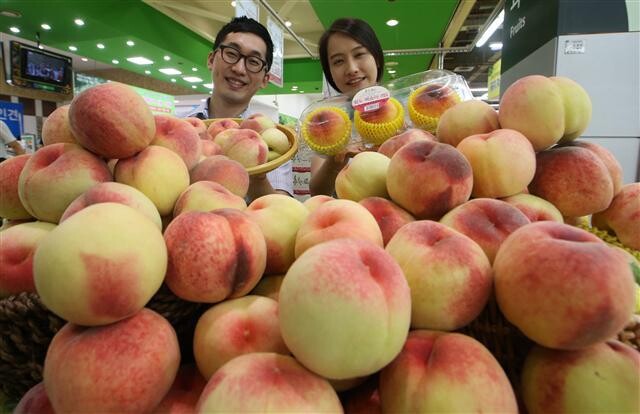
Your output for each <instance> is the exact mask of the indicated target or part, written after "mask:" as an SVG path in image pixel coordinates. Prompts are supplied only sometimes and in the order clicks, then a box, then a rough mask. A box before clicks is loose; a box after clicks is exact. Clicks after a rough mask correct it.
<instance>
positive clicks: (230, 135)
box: [213, 128, 269, 167]
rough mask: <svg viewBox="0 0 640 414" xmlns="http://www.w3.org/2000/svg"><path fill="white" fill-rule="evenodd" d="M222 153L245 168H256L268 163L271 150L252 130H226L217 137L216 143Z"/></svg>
mask: <svg viewBox="0 0 640 414" xmlns="http://www.w3.org/2000/svg"><path fill="white" fill-rule="evenodd" d="M213 142H215V143H216V144H218V145H220V148H221V150H222V153H223V154H224V155H226V156H227V157H229V158H231V159H232V160H235V161H238V162H239V163H240V164H242V165H243V166H244V167H254V166H256V165H260V164H264V163H265V162H267V155H268V152H269V148H268V147H267V144H265V142H264V141H263V140H262V138H261V137H260V134H258V133H257V132H256V131H254V130H252V129H235V128H232V129H226V130H224V131H222V132H220V133H219V134H218V135H216V137H215V139H214V141H213Z"/></svg>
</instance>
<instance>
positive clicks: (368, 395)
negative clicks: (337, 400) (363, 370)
mask: <svg viewBox="0 0 640 414" xmlns="http://www.w3.org/2000/svg"><path fill="white" fill-rule="evenodd" d="M343 401H344V402H343V407H344V412H345V414H382V407H381V404H380V393H379V392H378V377H377V376H374V377H371V379H369V380H367V381H366V382H365V383H363V384H361V385H359V386H357V387H356V388H355V389H352V390H350V391H349V392H348V393H346V395H344V397H343Z"/></svg>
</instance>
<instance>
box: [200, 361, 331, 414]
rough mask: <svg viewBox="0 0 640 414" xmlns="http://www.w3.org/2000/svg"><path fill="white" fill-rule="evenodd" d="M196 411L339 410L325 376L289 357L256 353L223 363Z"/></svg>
mask: <svg viewBox="0 0 640 414" xmlns="http://www.w3.org/2000/svg"><path fill="white" fill-rule="evenodd" d="M196 412H197V413H211V412H221V413H222V412H224V413H254V412H255V413H257V412H260V413H283V412H292V413H342V406H341V405H340V400H339V399H338V396H337V394H336V392H335V391H334V390H333V388H331V385H329V383H328V382H327V380H325V379H324V378H322V377H320V376H318V375H316V374H314V373H312V372H310V371H309V370H307V369H306V368H304V367H303V366H302V365H300V363H298V362H297V361H296V360H295V359H293V358H291V357H290V356H285V355H280V354H276V353H267V352H256V353H252V354H245V355H242V356H239V357H237V358H234V359H232V360H231V361H229V362H227V363H226V364H225V365H223V366H222V367H221V368H220V369H219V370H218V371H217V372H216V373H215V374H214V375H213V376H212V377H211V378H210V379H209V382H208V383H207V386H206V387H205V389H204V391H203V392H202V395H201V396H200V400H199V401H198V405H197V406H196Z"/></svg>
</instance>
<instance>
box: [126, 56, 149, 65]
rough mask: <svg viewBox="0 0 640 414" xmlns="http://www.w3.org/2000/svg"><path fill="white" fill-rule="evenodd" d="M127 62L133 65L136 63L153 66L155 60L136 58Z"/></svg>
mask: <svg viewBox="0 0 640 414" xmlns="http://www.w3.org/2000/svg"><path fill="white" fill-rule="evenodd" d="M127 61H129V62H131V63H135V64H136V65H151V64H153V60H149V59H147V58H146V57H144V56H134V57H130V58H127Z"/></svg>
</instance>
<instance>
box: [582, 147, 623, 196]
mask: <svg viewBox="0 0 640 414" xmlns="http://www.w3.org/2000/svg"><path fill="white" fill-rule="evenodd" d="M571 145H572V146H575V147H580V148H585V149H588V150H589V151H591V152H593V153H594V154H596V156H597V157H598V158H600V161H602V162H603V163H604V166H605V167H607V170H609V174H610V175H611V181H612V182H613V195H614V196H615V195H616V194H618V193H619V192H620V189H621V188H622V186H623V185H624V183H623V181H622V166H621V165H620V163H619V162H618V160H616V158H615V157H614V156H613V154H612V153H611V152H609V150H608V149H606V148H605V147H603V146H602V145H598V144H596V143H594V142H589V141H573V142H571Z"/></svg>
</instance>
